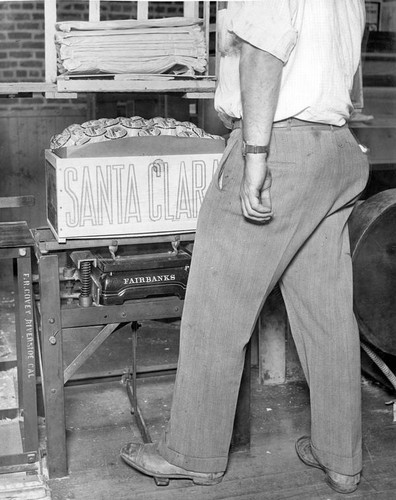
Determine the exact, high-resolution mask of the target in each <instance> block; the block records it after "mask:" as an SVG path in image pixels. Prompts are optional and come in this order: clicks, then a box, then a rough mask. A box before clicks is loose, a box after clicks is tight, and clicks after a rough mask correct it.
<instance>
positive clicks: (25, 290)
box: [16, 248, 38, 452]
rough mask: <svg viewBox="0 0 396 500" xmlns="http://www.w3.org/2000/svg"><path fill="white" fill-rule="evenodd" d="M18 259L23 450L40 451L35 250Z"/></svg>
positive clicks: (18, 325) (18, 337)
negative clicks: (33, 278)
mask: <svg viewBox="0 0 396 500" xmlns="http://www.w3.org/2000/svg"><path fill="white" fill-rule="evenodd" d="M24 250H25V254H24V255H21V256H20V257H18V259H17V269H18V272H17V282H18V293H17V296H16V311H17V317H18V321H16V337H17V342H18V343H19V344H20V348H19V352H20V354H21V358H20V359H19V362H18V366H20V367H21V369H20V371H19V373H18V376H20V377H22V379H21V380H20V381H19V382H20V386H21V389H22V395H21V394H20V403H19V407H20V408H21V409H23V434H24V440H23V451H25V452H28V451H32V450H36V451H37V450H38V423H37V399H36V348H35V331H34V328H35V324H34V314H33V300H34V299H33V290H32V274H31V250H30V248H27V249H24Z"/></svg>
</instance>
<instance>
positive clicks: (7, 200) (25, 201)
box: [0, 196, 35, 208]
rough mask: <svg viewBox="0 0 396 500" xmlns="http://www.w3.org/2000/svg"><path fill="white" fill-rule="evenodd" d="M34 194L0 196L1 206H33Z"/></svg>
mask: <svg viewBox="0 0 396 500" xmlns="http://www.w3.org/2000/svg"><path fill="white" fill-rule="evenodd" d="M34 203H35V199H34V196H7V197H4V198H0V208H18V207H32V206H33V205H34Z"/></svg>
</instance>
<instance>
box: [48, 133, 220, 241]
mask: <svg viewBox="0 0 396 500" xmlns="http://www.w3.org/2000/svg"><path fill="white" fill-rule="evenodd" d="M140 139H142V142H143V145H142V147H141V151H142V154H141V155H138V154H134V156H121V155H119V154H118V155H115V156H98V157H85V158H78V157H77V158H70V157H69V158H61V157H60V156H58V155H57V154H55V153H54V152H52V151H51V150H46V152H45V159H46V189H47V196H46V198H47V219H48V224H49V225H50V227H51V229H52V231H53V233H54V235H55V237H56V239H57V240H58V242H65V241H66V240H67V239H76V238H94V237H96V238H97V237H99V238H101V237H112V236H143V235H159V234H175V233H186V232H194V231H195V229H196V222H197V217H198V213H199V209H200V206H201V203H202V200H203V197H204V195H205V193H206V190H207V188H208V186H209V184H210V181H211V179H212V177H213V173H214V171H215V170H216V169H217V166H218V163H219V161H220V158H221V155H222V152H223V149H224V142H223V141H222V140H211V139H188V138H187V139H180V138H176V137H167V138H147V137H142V138H140ZM153 139H154V142H156V144H157V146H153V145H151V147H150V146H149V147H148V146H147V144H146V143H147V141H153ZM164 141H165V142H164ZM175 141H177V142H176V143H175ZM180 141H181V142H180ZM192 141H193V144H192ZM115 142H116V141H111V143H113V144H114V143H115ZM181 143H182V144H183V147H182V148H180V144H181ZM152 144H154V143H152ZM158 144H159V145H160V146H158ZM174 144H176V149H175V146H174ZM184 144H185V145H184ZM108 147H109V146H107V148H108ZM158 147H160V149H158ZM115 150H116V149H115ZM175 150H176V151H177V153H178V154H172V151H175ZM143 151H150V152H149V153H148V152H146V153H143Z"/></svg>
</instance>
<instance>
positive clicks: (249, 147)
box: [242, 141, 269, 156]
mask: <svg viewBox="0 0 396 500" xmlns="http://www.w3.org/2000/svg"><path fill="white" fill-rule="evenodd" d="M268 153H269V146H268V145H267V146H256V145H255V144H247V143H246V142H245V141H243V142H242V155H243V156H246V155H247V154H254V155H257V154H267V155H268Z"/></svg>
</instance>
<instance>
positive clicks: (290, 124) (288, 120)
mask: <svg viewBox="0 0 396 500" xmlns="http://www.w3.org/2000/svg"><path fill="white" fill-rule="evenodd" d="M291 129H292V118H288V119H287V130H291Z"/></svg>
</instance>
